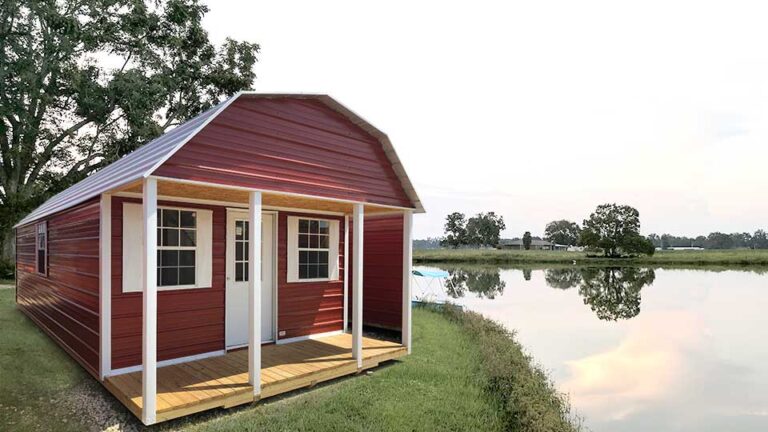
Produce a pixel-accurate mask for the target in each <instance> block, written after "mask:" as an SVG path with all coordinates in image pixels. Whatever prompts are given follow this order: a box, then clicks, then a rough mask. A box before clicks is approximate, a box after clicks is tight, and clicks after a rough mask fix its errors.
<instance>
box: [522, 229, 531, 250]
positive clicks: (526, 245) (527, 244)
mask: <svg viewBox="0 0 768 432" xmlns="http://www.w3.org/2000/svg"><path fill="white" fill-rule="evenodd" d="M531 243H533V237H531V232H530V231H526V232H525V234H523V249H525V250H530V249H531Z"/></svg>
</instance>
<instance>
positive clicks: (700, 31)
mask: <svg viewBox="0 0 768 432" xmlns="http://www.w3.org/2000/svg"><path fill="white" fill-rule="evenodd" d="M209 6H210V9H211V11H210V12H209V14H208V15H207V16H206V18H205V20H204V25H205V27H206V29H207V30H208V31H209V34H210V36H211V38H212V39H213V41H214V42H221V41H223V40H224V38H226V37H232V38H235V39H239V40H249V41H252V42H257V43H259V44H260V45H261V54H260V55H259V62H258V63H257V65H256V74H257V79H256V82H255V84H254V88H255V90H257V91H263V92H292V93H293V92H304V93H326V94H329V95H331V96H333V97H334V98H336V99H337V100H339V101H340V102H342V103H343V104H345V105H346V106H347V107H349V108H351V109H352V110H353V111H355V112H357V113H358V114H360V115H362V116H363V117H364V118H365V119H367V120H368V121H369V122H370V123H372V124H373V125H375V126H376V127H378V128H379V129H381V130H383V131H385V132H386V133H387V134H388V135H389V137H390V139H391V140H392V142H393V144H394V146H395V149H396V150H397V153H398V155H399V157H400V159H401V160H402V162H403V164H404V165H405V168H406V170H407V172H408V174H409V177H410V178H411V181H412V182H413V183H414V186H415V187H416V190H417V192H418V194H419V196H420V198H421V200H422V202H423V204H424V206H425V208H426V211H427V213H426V214H423V215H417V216H416V217H415V222H414V236H415V237H416V238H424V237H427V236H438V235H441V234H442V227H443V222H444V219H445V216H446V215H447V214H448V213H451V212H453V211H460V212H463V213H465V214H467V215H468V216H471V215H474V214H476V213H479V212H487V211H495V212H496V213H497V214H501V215H502V216H503V217H504V220H505V222H506V226H507V229H506V230H505V231H504V232H503V233H502V236H503V237H515V236H521V235H522V234H523V233H524V232H525V231H531V232H532V233H533V234H534V235H540V234H542V233H543V230H544V227H545V225H546V223H547V222H549V221H552V220H556V219H570V220H574V221H577V222H581V221H582V220H583V219H585V218H587V217H588V216H589V214H590V213H591V211H593V210H594V208H595V207H596V206H597V205H598V204H602V203H607V202H616V203H621V204H629V205H632V206H634V207H635V208H637V209H638V210H639V211H640V218H641V223H642V228H641V230H642V232H643V233H644V234H650V233H654V232H655V233H671V234H676V235H697V234H702V233H703V234H706V233H709V232H711V231H724V232H736V231H748V232H753V231H754V230H755V229H757V228H768V197H766V193H765V192H766V189H768V173H767V172H766V168H767V167H768V145H766V143H767V142H768V44H767V43H766V42H767V41H768V26H767V25H765V17H766V13H767V12H768V5H761V4H760V2H752V3H750V2H739V1H721V2H707V1H679V2H678V1H663V2H655V1H643V2H631V3H630V2H619V1H615V0H614V1H601V2H595V1H579V2H573V1H561V2H556V1H536V2H531V1H525V2H522V1H514V2H490V1H488V2H486V1H472V2H447V1H439V2H437V1H436V2H431V1H418V2H392V1H391V2H379V3H372V2H359V1H358V2H353V1H324V2H317V1H280V2H262V1H217V2H209Z"/></svg>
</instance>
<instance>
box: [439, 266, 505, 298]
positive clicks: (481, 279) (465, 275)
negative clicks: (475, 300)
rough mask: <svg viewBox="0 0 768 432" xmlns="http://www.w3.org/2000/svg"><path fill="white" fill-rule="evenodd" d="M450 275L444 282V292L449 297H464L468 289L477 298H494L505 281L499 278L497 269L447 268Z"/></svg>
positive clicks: (501, 289) (502, 290)
mask: <svg viewBox="0 0 768 432" xmlns="http://www.w3.org/2000/svg"><path fill="white" fill-rule="evenodd" d="M448 274H449V275H450V277H449V279H448V282H449V283H447V284H446V287H445V289H446V294H448V295H449V296H450V297H451V298H454V299H456V298H460V297H464V294H465V293H466V292H467V291H469V292H471V293H473V294H475V295H477V296H478V297H479V298H487V299H494V298H496V296H497V295H500V294H502V293H503V292H504V287H505V286H507V283H506V282H504V281H503V280H501V275H500V274H499V270H498V269H495V270H490V269H482V270H463V269H461V270H459V269H455V270H448Z"/></svg>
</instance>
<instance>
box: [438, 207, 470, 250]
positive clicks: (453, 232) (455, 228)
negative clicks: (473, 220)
mask: <svg viewBox="0 0 768 432" xmlns="http://www.w3.org/2000/svg"><path fill="white" fill-rule="evenodd" d="M443 232H444V233H445V238H444V239H443V241H442V244H443V246H449V247H452V248H454V249H457V248H458V247H459V246H463V245H465V244H467V219H466V217H465V216H464V213H459V212H453V213H451V214H449V215H448V216H446V217H445V226H444V228H443Z"/></svg>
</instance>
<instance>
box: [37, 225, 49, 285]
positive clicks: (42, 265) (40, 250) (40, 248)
mask: <svg viewBox="0 0 768 432" xmlns="http://www.w3.org/2000/svg"><path fill="white" fill-rule="evenodd" d="M35 252H36V254H37V255H36V257H37V272H38V273H40V274H43V275H44V274H48V224H47V222H42V223H39V224H37V238H36V242H35Z"/></svg>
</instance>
